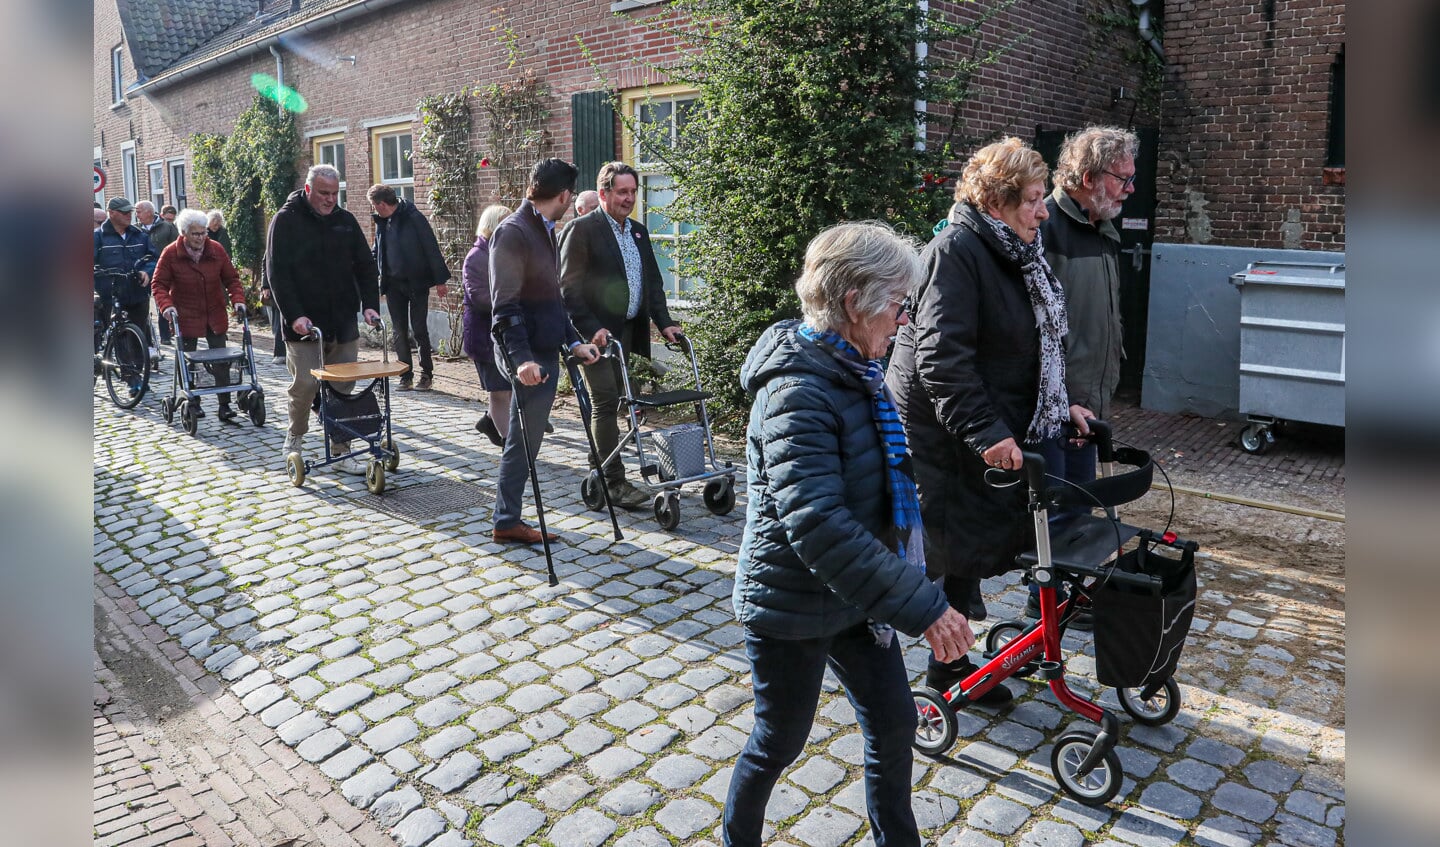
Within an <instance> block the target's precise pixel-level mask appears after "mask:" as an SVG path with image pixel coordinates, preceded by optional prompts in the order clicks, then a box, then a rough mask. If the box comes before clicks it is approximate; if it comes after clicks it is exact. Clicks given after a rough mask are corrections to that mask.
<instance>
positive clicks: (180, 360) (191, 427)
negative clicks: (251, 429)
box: [160, 308, 265, 435]
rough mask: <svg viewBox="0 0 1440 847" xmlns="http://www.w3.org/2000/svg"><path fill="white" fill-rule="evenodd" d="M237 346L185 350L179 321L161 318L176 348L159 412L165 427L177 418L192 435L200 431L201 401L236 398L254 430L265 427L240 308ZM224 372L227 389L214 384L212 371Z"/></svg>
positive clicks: (247, 329) (246, 321)
mask: <svg viewBox="0 0 1440 847" xmlns="http://www.w3.org/2000/svg"><path fill="white" fill-rule="evenodd" d="M238 311H239V313H240V346H239V347H217V348H215V349H214V350H193V351H189V352H187V351H186V350H185V343H184V341H185V339H184V338H183V337H182V336H181V334H180V320H179V318H178V316H177V317H176V318H174V319H172V318H170V317H168V316H167V315H163V314H162V315H161V316H160V320H162V321H163V320H169V321H170V329H171V332H172V333H173V334H172V336H171V337H172V338H173V340H174V345H175V378H174V379H173V380H172V381H171V383H170V396H169V397H166V398H165V399H163V400H161V401H160V411H161V412H162V413H163V414H164V416H165V423H174V421H175V417H176V416H177V415H178V416H179V418H180V424H181V426H183V427H185V431H186V432H188V433H190V434H191V435H194V434H195V433H196V431H197V430H198V429H199V417H200V416H199V411H200V398H201V397H208V396H210V395H220V396H229V395H231V394H233V395H235V405H237V406H238V407H239V408H240V411H242V412H244V413H245V414H247V415H249V416H250V422H251V423H253V424H255V425H256V426H264V425H265V391H264V390H263V389H262V388H261V387H260V379H259V377H258V376H257V375H256V373H255V349H254V346H253V345H252V343H251V338H250V315H249V310H247V309H244V308H241V309H239V310H238ZM221 368H224V369H225V370H226V371H227V372H228V373H229V380H228V381H229V383H230V384H229V385H219V384H217V383H218V382H219V380H217V379H216V378H215V371H217V370H219V369H221Z"/></svg>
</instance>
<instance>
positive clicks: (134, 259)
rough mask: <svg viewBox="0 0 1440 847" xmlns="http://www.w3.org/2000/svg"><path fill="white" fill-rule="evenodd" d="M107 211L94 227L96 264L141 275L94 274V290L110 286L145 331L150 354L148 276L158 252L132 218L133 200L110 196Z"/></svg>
mask: <svg viewBox="0 0 1440 847" xmlns="http://www.w3.org/2000/svg"><path fill="white" fill-rule="evenodd" d="M106 213H107V215H108V216H109V220H107V221H105V223H103V224H101V225H100V226H99V227H97V228H96V230H95V266H96V267H98V268H101V269H103V270H107V271H120V272H124V273H129V272H131V271H139V272H140V279H139V280H138V281H137V282H136V283H134V284H131V283H116V282H115V281H113V280H112V279H108V278H101V277H96V279H95V283H96V290H97V291H100V293H101V295H102V296H103V295H106V294H108V293H110V292H111V291H112V286H113V293H114V295H115V299H116V300H117V301H118V302H119V303H120V305H121V306H123V307H125V311H127V312H129V313H130V317H131V319H133V320H134V321H135V323H136V324H138V325H139V326H140V328H141V329H143V330H144V331H145V343H146V344H148V345H149V346H150V355H151V357H152V358H153V357H154V355H155V340H154V338H152V337H151V335H150V277H151V276H153V275H154V273H155V262H156V260H157V259H158V258H159V256H158V255H157V254H156V252H155V248H154V246H153V245H151V243H150V237H149V236H148V235H146V234H145V233H144V232H142V231H141V230H140V227H138V226H135V225H134V223H132V222H131V221H132V217H133V216H134V214H135V205H134V204H133V203H131V202H130V201H129V200H127V199H126V198H124V197H115V198H112V199H111V200H110V203H109V204H108V206H107V208H106ZM102 288H103V289H104V290H101V289H102Z"/></svg>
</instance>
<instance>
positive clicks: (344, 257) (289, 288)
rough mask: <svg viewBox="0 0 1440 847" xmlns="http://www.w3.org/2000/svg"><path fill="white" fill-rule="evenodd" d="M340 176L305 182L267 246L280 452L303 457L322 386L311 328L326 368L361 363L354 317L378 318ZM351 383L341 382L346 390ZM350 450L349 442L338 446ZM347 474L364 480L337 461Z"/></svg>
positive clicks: (374, 276) (368, 266) (370, 269)
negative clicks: (276, 327) (283, 416)
mask: <svg viewBox="0 0 1440 847" xmlns="http://www.w3.org/2000/svg"><path fill="white" fill-rule="evenodd" d="M339 200H340V173H339V172H338V171H336V170H335V169H334V168H333V167H331V166H329V165H316V166H315V167H313V168H311V169H310V172H309V173H308V174H306V176H305V187H304V188H303V189H301V190H299V191H296V192H294V193H293V194H291V195H290V197H289V198H288V199H286V201H285V205H284V206H281V207H280V211H279V212H276V213H275V217H274V218H273V219H271V221H270V235H269V238H267V239H266V245H265V274H266V277H267V278H268V279H269V281H270V294H271V296H272V297H273V298H274V300H275V306H276V307H277V308H278V309H279V310H280V314H281V316H282V318H283V323H284V327H283V329H284V333H285V366H286V367H287V368H288V369H289V370H290V387H289V389H288V391H287V393H288V394H289V397H290V408H289V412H290V431H289V434H288V435H287V436H286V438H285V449H284V452H283V453H282V454H281V455H282V456H288V455H289V454H291V453H299V452H301V443H302V440H303V438H304V436H305V433H306V432H307V431H308V430H309V429H310V407H311V404H312V403H313V402H314V401H315V395H316V393H317V392H319V390H320V383H319V381H318V380H317V379H315V377H314V376H311V374H310V369H311V368H318V367H320V345H319V344H318V343H317V342H316V341H315V340H314V339H309V340H307V336H309V335H310V329H311V327H319V328H320V332H321V334H322V335H323V336H324V338H325V351H324V352H325V362H326V364H337V363H341V362H353V361H355V360H356V356H357V353H358V352H359V347H360V329H359V326H358V324H357V323H356V322H355V313H356V312H358V311H360V310H361V308H363V309H364V310H365V322H366V323H370V324H373V323H375V322H376V321H378V320H379V319H380V312H379V309H380V291H379V285H378V276H379V274H378V272H377V270H376V268H375V258H374V256H372V255H371V253H370V244H369V243H368V242H367V241H366V240H365V233H364V231H363V230H361V229H360V223H359V222H358V221H356V220H355V216H354V215H352V214H350V213H349V212H347V211H345V210H344V209H342V208H340V207H339ZM353 385H354V383H336V385H335V388H336V389H337V390H340V391H343V392H349V391H350V389H351V388H352V387H353ZM336 448H337V449H341V450H344V451H346V452H348V450H349V445H348V444H337V445H336ZM339 465H340V469H341V470H343V471H346V472H347V473H353V474H357V475H363V474H364V473H365V468H364V466H363V465H361V464H360V463H359V462H358V461H356V460H354V459H346V460H344V461H342V462H340V463H339Z"/></svg>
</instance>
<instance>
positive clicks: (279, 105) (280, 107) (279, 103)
mask: <svg viewBox="0 0 1440 847" xmlns="http://www.w3.org/2000/svg"><path fill="white" fill-rule="evenodd" d="M270 55H271V56H274V57H275V81H276V82H277V83H279V85H278V88H279V90H281V91H284V90H285V57H284V56H281V55H280V48H279V47H276V46H275V45H274V44H271V45H270ZM275 108H276V110H277V112H276V114H278V115H279V116H280V117H282V118H283V117H285V98H284V97H276V98H275Z"/></svg>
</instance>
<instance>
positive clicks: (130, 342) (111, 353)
mask: <svg viewBox="0 0 1440 847" xmlns="http://www.w3.org/2000/svg"><path fill="white" fill-rule="evenodd" d="M146 347H147V345H146V344H145V336H144V334H142V333H141V332H140V328H139V327H137V326H135V324H133V323H123V324H121V325H120V326H117V327H115V332H114V333H112V334H111V336H110V343H109V344H107V345H105V387H106V388H107V389H108V390H109V391H110V400H111V401H112V402H114V404H115V405H116V406H119V407H120V408H122V409H133V408H135V405H136V404H137V403H139V402H140V398H142V397H144V396H145V389H147V388H149V387H150V361H149V354H148V353H147V351H146Z"/></svg>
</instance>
